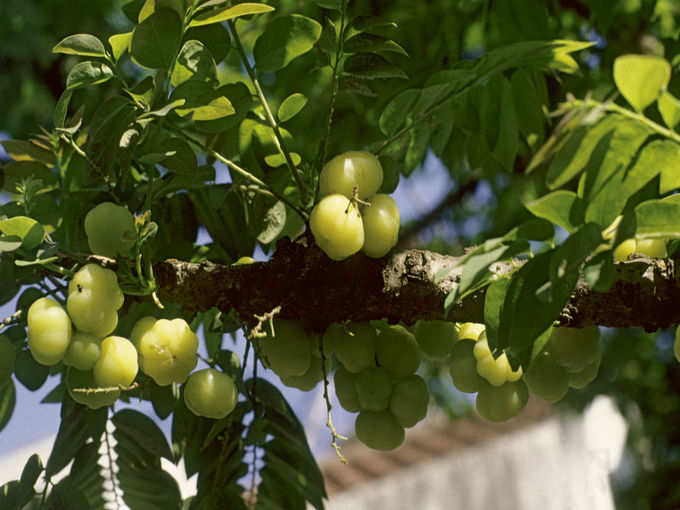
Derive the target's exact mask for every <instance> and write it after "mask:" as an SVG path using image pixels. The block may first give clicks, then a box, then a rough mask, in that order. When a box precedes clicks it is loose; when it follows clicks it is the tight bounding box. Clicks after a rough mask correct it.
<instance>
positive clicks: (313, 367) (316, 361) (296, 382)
mask: <svg viewBox="0 0 680 510" xmlns="http://www.w3.org/2000/svg"><path fill="white" fill-rule="evenodd" d="M325 368H326V375H328V373H329V372H330V369H331V360H330V359H329V358H326V367H325ZM323 374H324V367H323V365H322V363H321V358H317V357H314V356H312V359H311V361H310V363H309V368H308V369H307V371H306V372H305V373H304V374H302V375H292V376H290V377H281V382H282V383H283V384H285V385H286V386H289V387H291V388H297V389H298V390H300V391H312V390H313V389H314V388H316V385H317V384H319V382H321V381H322V380H323Z"/></svg>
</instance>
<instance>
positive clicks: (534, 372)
mask: <svg viewBox="0 0 680 510" xmlns="http://www.w3.org/2000/svg"><path fill="white" fill-rule="evenodd" d="M524 381H525V382H526V383H527V386H528V387H529V391H530V392H531V393H533V394H534V395H536V396H537V397H541V398H542V399H543V400H547V401H548V402H557V401H558V400H560V399H562V397H564V396H565V395H566V394H567V391H568V390H569V374H567V371H566V370H565V368H564V367H563V366H562V365H560V364H559V363H557V361H555V359H554V358H553V356H552V354H551V352H550V351H542V352H540V353H539V354H538V356H536V357H535V358H534V359H533V360H531V363H530V364H529V368H528V369H527V373H526V375H525V376H524Z"/></svg>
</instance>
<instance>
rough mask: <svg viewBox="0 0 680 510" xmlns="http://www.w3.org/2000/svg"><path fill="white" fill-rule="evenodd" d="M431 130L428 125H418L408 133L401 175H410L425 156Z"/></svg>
mask: <svg viewBox="0 0 680 510" xmlns="http://www.w3.org/2000/svg"><path fill="white" fill-rule="evenodd" d="M431 134H432V128H431V127H430V126H429V125H428V124H418V125H416V126H415V127H414V128H413V129H411V130H410V131H409V133H408V146H407V148H406V155H405V157H404V167H403V169H402V174H403V175H405V176H407V177H408V176H409V175H411V172H412V171H413V170H415V169H416V167H418V166H419V165H420V164H421V163H422V162H423V160H424V159H425V155H426V154H427V148H428V147H429V142H430V136H431Z"/></svg>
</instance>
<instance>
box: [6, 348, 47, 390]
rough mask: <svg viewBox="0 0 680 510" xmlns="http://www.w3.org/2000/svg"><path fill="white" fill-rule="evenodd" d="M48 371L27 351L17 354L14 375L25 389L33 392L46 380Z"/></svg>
mask: <svg viewBox="0 0 680 510" xmlns="http://www.w3.org/2000/svg"><path fill="white" fill-rule="evenodd" d="M48 374H49V369H48V368H47V367H46V366H44V365H40V364H39V363H37V362H36V361H35V360H34V359H33V356H31V353H30V352H29V351H28V350H21V351H19V352H17V359H16V362H15V365H14V375H15V376H16V378H17V379H19V382H20V383H21V384H23V385H24V386H25V387H26V388H27V389H29V390H31V391H35V390H37V389H39V388H41V387H42V385H43V384H44V383H45V381H46V380H47V376H48Z"/></svg>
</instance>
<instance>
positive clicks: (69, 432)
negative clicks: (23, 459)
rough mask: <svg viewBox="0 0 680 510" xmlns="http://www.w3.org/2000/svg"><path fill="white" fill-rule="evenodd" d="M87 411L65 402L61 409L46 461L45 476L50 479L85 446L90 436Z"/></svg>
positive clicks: (68, 401)
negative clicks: (50, 450)
mask: <svg viewBox="0 0 680 510" xmlns="http://www.w3.org/2000/svg"><path fill="white" fill-rule="evenodd" d="M87 414H88V409H87V407H85V406H82V405H77V404H75V403H73V402H72V401H71V400H65V401H64V403H63V404H62V408H61V424H60V425H59V431H58V432H57V437H56V438H55V440H54V444H53V445H52V452H51V453H50V456H49V458H48V459H47V465H46V466H45V476H47V477H52V476H54V475H55V474H57V473H58V472H59V471H61V470H62V469H64V468H65V467H66V466H67V465H68V463H69V462H71V460H72V459H73V457H75V455H76V453H78V450H80V448H81V447H82V446H83V445H84V444H85V440H86V439H87V438H88V437H89V435H90V430H89V428H88V417H87Z"/></svg>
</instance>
